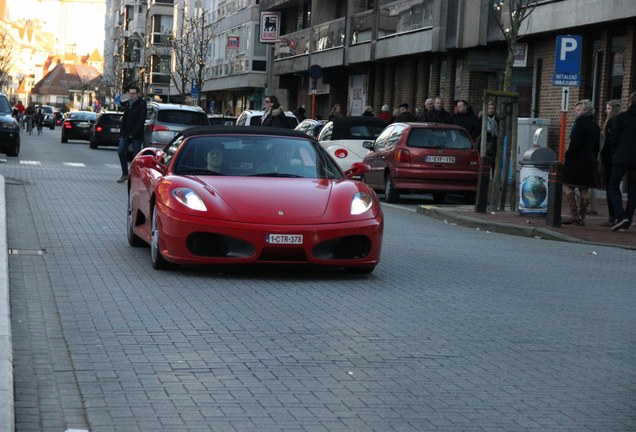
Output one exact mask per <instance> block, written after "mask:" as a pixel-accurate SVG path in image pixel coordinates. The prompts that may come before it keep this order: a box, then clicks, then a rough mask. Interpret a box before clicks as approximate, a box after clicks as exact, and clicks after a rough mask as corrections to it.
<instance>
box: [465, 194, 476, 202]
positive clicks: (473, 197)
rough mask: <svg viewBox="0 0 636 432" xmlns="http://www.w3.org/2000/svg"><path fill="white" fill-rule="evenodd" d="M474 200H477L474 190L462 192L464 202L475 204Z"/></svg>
mask: <svg viewBox="0 0 636 432" xmlns="http://www.w3.org/2000/svg"><path fill="white" fill-rule="evenodd" d="M475 201H477V193H476V192H466V193H465V194H464V204H475Z"/></svg>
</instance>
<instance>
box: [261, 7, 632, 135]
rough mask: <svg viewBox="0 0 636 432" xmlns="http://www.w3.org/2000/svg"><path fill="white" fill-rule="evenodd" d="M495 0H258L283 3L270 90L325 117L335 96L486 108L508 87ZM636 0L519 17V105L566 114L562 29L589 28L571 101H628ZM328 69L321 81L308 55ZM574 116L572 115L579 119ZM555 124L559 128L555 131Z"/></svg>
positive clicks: (540, 113) (357, 107) (355, 107)
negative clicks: (487, 92) (559, 76)
mask: <svg viewBox="0 0 636 432" xmlns="http://www.w3.org/2000/svg"><path fill="white" fill-rule="evenodd" d="M492 3H493V2H492V1H489V0H397V1H395V0H346V1H342V0H300V1H299V0H261V2H260V7H261V11H272V12H279V13H280V14H281V29H280V31H281V36H280V38H279V39H278V41H277V42H276V43H275V44H273V45H272V46H270V49H269V55H270V59H271V63H272V64H271V67H270V68H268V72H269V76H268V84H269V89H268V91H269V92H272V93H274V94H277V95H279V98H280V97H282V98H284V99H283V100H285V103H286V105H287V106H288V107H289V108H291V109H294V108H296V107H297V106H301V105H304V106H306V107H307V106H310V103H311V98H312V94H313V95H315V96H314V97H315V103H316V113H317V115H320V116H322V117H323V118H324V117H326V115H327V114H328V112H329V110H330V108H331V106H333V105H334V104H336V103H338V104H341V105H342V106H345V107H346V111H347V113H349V114H353V115H356V114H360V113H361V112H362V109H363V107H364V106H365V105H367V104H368V105H371V106H373V107H374V108H375V110H376V111H378V109H379V108H380V107H381V106H382V105H383V104H388V105H390V106H391V107H396V106H398V105H399V104H400V103H403V102H406V103H409V104H410V105H411V107H412V110H413V108H414V107H423V105H424V101H425V99H426V98H427V97H429V96H438V95H439V96H441V97H442V98H443V99H444V101H445V106H446V107H447V108H451V109H452V105H453V102H454V101H456V100H458V99H466V100H468V101H469V102H470V103H471V104H472V105H473V106H474V107H475V111H479V109H480V107H481V106H482V99H483V91H484V89H497V88H500V87H501V83H502V81H503V73H504V66H505V58H506V44H505V42H504V40H503V37H502V34H501V30H500V28H499V26H498V25H497V23H496V21H495V19H494V17H493V14H492V13H491V10H490V8H491V7H492ZM635 17H636V2H634V1H633V0H610V1H602V2H601V1H598V0H542V1H539V2H538V4H537V7H536V8H535V9H534V11H533V12H532V14H531V15H530V16H529V17H528V19H527V20H526V21H525V22H524V24H523V25H522V28H521V32H520V33H521V34H522V37H521V39H520V40H519V43H520V45H519V46H518V51H517V53H516V54H517V55H516V60H515V67H514V70H513V76H512V85H511V87H512V88H511V90H512V91H516V92H518V93H519V95H520V100H519V116H521V117H530V116H532V117H543V118H548V119H551V121H552V124H553V125H557V124H559V121H560V112H561V111H560V109H561V95H562V87H560V86H556V85H553V84H552V78H553V72H554V67H555V47H556V38H557V36H558V35H567V34H570V35H579V36H582V43H583V47H582V63H581V77H580V78H581V79H580V86H578V87H571V88H570V102H571V106H573V104H574V102H575V101H577V100H580V99H583V98H589V99H592V100H593V101H594V104H595V107H596V109H597V112H598V113H599V116H598V117H599V121H601V120H602V119H603V118H602V116H603V115H604V113H603V111H604V110H603V107H604V104H605V102H606V101H607V100H609V99H614V98H620V99H622V101H623V103H624V104H626V100H627V96H628V95H629V93H631V92H633V91H635V90H636V86H635V77H634V61H635V60H634V38H635V34H634V29H635V26H636V20H635V19H634V18H635ZM312 65H318V66H320V67H321V68H322V77H321V78H320V79H319V80H318V82H317V85H316V89H315V91H312V89H311V87H312V83H311V81H312V80H311V79H310V78H309V75H308V70H309V68H310V66H312ZM572 117H573V116H571V115H570V116H568V119H569V121H570V122H571V121H572V120H573V119H572ZM557 135H558V128H557V127H553V128H552V129H550V137H549V141H550V142H552V141H554V140H556V139H558V137H557Z"/></svg>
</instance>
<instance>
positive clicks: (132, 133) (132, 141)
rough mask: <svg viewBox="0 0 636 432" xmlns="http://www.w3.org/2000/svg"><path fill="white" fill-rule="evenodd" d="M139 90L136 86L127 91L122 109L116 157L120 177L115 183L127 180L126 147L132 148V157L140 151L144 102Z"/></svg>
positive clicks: (144, 113) (142, 134)
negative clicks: (119, 168)
mask: <svg viewBox="0 0 636 432" xmlns="http://www.w3.org/2000/svg"><path fill="white" fill-rule="evenodd" d="M140 93H141V90H140V89H139V87H137V86H132V87H130V88H129V89H128V103H127V104H126V107H125V108H124V115H123V117H122V119H121V130H120V131H119V146H118V147H117V155H118V156H119V164H120V165H121V177H119V179H118V180H117V183H123V182H125V181H127V180H128V147H129V146H131V147H132V155H133V157H134V156H135V155H136V154H137V153H139V152H140V151H141V144H142V143H143V140H144V122H145V121H146V102H145V101H144V100H143V98H141V95H140Z"/></svg>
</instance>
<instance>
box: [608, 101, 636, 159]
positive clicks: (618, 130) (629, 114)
mask: <svg viewBox="0 0 636 432" xmlns="http://www.w3.org/2000/svg"><path fill="white" fill-rule="evenodd" d="M612 120H614V123H613V125H612V131H611V142H612V147H613V148H614V156H612V163H613V164H614V165H622V166H624V167H627V168H636V103H633V104H631V105H630V107H629V108H628V109H627V111H625V112H622V113H620V114H619V115H617V116H616V117H614V118H613V119H612Z"/></svg>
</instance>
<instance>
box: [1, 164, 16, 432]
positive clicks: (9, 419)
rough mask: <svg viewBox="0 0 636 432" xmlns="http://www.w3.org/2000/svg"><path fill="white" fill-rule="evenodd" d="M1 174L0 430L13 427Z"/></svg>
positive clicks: (4, 220)
mask: <svg viewBox="0 0 636 432" xmlns="http://www.w3.org/2000/svg"><path fill="white" fill-rule="evenodd" d="M4 188H5V184H4V177H3V176H0V432H13V431H14V430H15V418H14V400H13V350H12V346H11V314H10V313H11V310H10V304H9V260H8V253H9V249H8V247H7V207H6V199H5V189H4Z"/></svg>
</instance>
